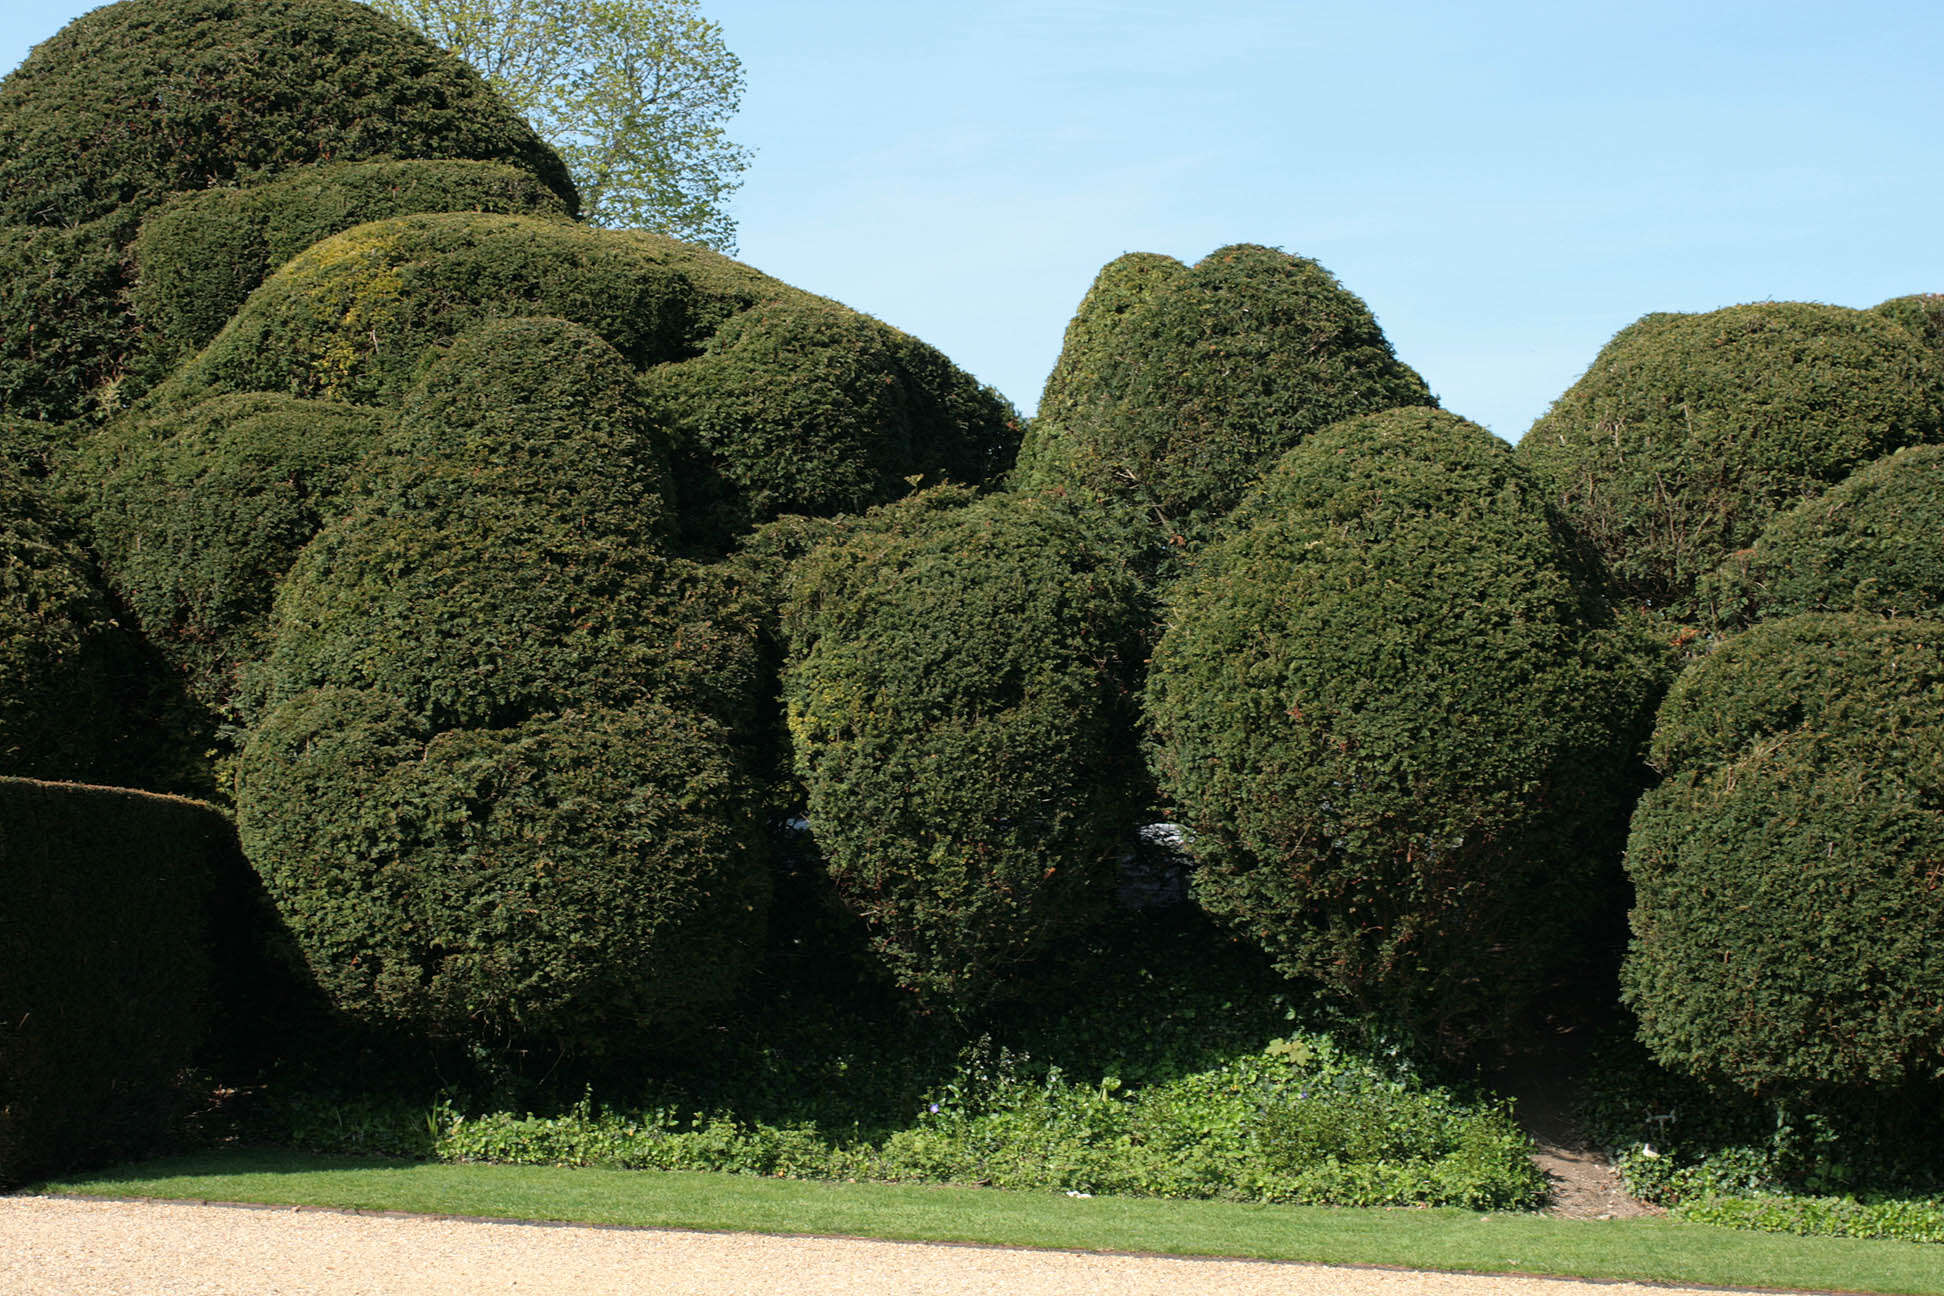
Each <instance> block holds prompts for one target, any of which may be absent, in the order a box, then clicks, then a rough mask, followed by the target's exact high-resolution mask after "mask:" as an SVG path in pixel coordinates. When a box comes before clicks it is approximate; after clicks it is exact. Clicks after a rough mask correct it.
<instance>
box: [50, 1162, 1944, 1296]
mask: <svg viewBox="0 0 1944 1296" xmlns="http://www.w3.org/2000/svg"><path fill="white" fill-rule="evenodd" d="M34 1191H38V1192H48V1193H60V1194H72V1195H80V1196H102V1197H159V1198H169V1199H178V1200H180V1199H188V1200H201V1201H231V1202H265V1203H275V1204H279V1205H309V1206H331V1207H340V1208H346V1209H354V1210H389V1211H407V1212H413V1213H427V1214H446V1215H466V1216H485V1217H491V1218H502V1219H525V1220H553V1221H573V1222H579V1223H586V1224H621V1225H635V1226H644V1227H653V1228H685V1229H706V1230H713V1231H738V1232H754V1233H811V1234H837V1235H844V1236H853V1237H873V1238H893V1239H904V1240H910V1241H941V1242H942V1241H950V1242H980V1243H989V1244H993V1245H998V1246H1025V1247H1057V1248H1063V1249H1071V1250H1080V1251H1134V1252H1149V1253H1155V1254H1162V1255H1182V1256H1232V1257H1237V1258H1243V1259H1252V1260H1306V1261H1315V1262H1321V1263H1325V1264H1366V1265H1398V1266H1403V1267H1407V1268H1414V1269H1448V1270H1463V1271H1472V1272H1479V1273H1522V1274H1556V1275H1570V1276H1576V1277H1583V1278H1609V1279H1628V1280H1633V1281H1645V1282H1666V1283H1686V1284H1698V1285H1704V1286H1724V1287H1779V1288H1801V1289H1808V1290H1816V1291H1859V1292H1880V1293H1899V1294H1901V1293H1912V1294H1918V1293H1921V1294H1923V1296H1944V1247H1938V1246H1928V1245H1924V1244H1922V1243H1912V1242H1888V1241H1859V1240H1855V1239H1849V1238H1804V1237H1789V1236H1780V1235H1775V1234H1767V1233H1746V1232H1738V1231H1734V1230H1729V1229H1720V1228H1711V1227H1709V1226H1707V1225H1701V1224H1678V1223H1673V1222H1670V1221H1667V1220H1658V1219H1647V1220H1599V1221H1575V1220H1555V1219H1547V1218H1545V1217H1543V1216H1538V1215H1521V1214H1475V1213H1472V1212H1469V1211H1458V1210H1353V1209H1348V1208H1335V1207H1310V1206H1263V1205H1249V1204H1242V1203H1235V1202H1201V1201H1190V1202H1183V1201H1158V1200H1152V1199H1146V1198H1128V1197H1096V1198H1084V1199H1082V1198H1070V1197H1064V1196H1054V1195H1051V1194H1038V1193H1013V1192H998V1191H994V1190H991V1189H979V1188H937V1187H916V1186H901V1185H882V1184H827V1183H803V1182H795V1181H790V1180H780V1179H760V1178H754V1177H745V1176H738V1175H726V1174H699V1173H674V1172H658V1171H643V1170H586V1169H564V1168H556V1167H547V1166H476V1165H437V1164H414V1163H409V1162H396V1161H354V1160H344V1159H340V1158H329V1157H317V1156H308V1155H304V1154H300V1153H289V1152H276V1151H230V1152H222V1153H214V1154H207V1155H200V1156H192V1157H175V1158H170V1159H166V1160H161V1161H151V1162H145V1163H143V1164H140V1165H134V1166H122V1167H117V1168H115V1169H112V1170H107V1171H102V1172H100V1173H97V1174H90V1175H84V1176H78V1177H75V1178H70V1179H64V1180H59V1181H56V1182H52V1183H47V1184H42V1185H39V1186H38V1187H37V1188H36V1189H34Z"/></svg>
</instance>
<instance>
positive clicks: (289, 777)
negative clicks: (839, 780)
mask: <svg viewBox="0 0 1944 1296" xmlns="http://www.w3.org/2000/svg"><path fill="white" fill-rule="evenodd" d="M239 770H240V775H239V788H238V796H237V826H238V830H239V832H240V834H241V836H242V841H243V846H244V849H245V850H246V851H247V852H248V854H249V858H250V862H251V863H252V864H253V865H254V866H255V868H256V869H257V871H258V873H259V874H260V875H261V876H262V877H263V880H264V883H265V885H266V887H267V888H268V890H269V892H270V894H271V896H272V898H273V899H274V900H275V901H276V903H277V906H278V909H279V910H280V912H281V913H282V914H283V916H284V919H285V921H286V922H287V923H288V924H289V926H290V929H291V933H292V935H293V936H294V937H295V938H296V940H297V943H298V945H299V947H300V948H301V949H302V950H303V953H304V956H305V958H306V960H307V961H308V962H309V965H310V967H311V969H312V972H313V974H314V975H315V977H316V979H317V983H318V985H319V986H320V987H321V988H322V989H323V990H324V991H325V992H326V993H327V994H328V995H329V996H330V997H331V999H332V1000H333V1002H334V1003H335V1004H336V1005H337V1006H338V1007H339V1008H340V1009H341V1010H342V1011H344V1012H346V1013H347V1014H349V1015H350V1016H351V1017H352V1018H353V1019H354V1020H357V1021H360V1022H363V1023H366V1024H368V1025H373V1026H378V1027H389V1028H394V1029H400V1030H405V1031H410V1032H412V1033H415V1034H420V1035H423V1036H427V1037H431V1038H436V1039H447V1040H460V1041H467V1042H472V1043H480V1044H487V1045H500V1044H505V1043H508V1042H510V1041H535V1042H540V1043H544V1044H549V1045H555V1046H562V1047H566V1048H568V1049H572V1050H575V1051H579V1052H599V1051H603V1050H608V1049H627V1048H630V1047H639V1046H640V1045H642V1044H644V1043H646V1042H649V1041H651V1040H655V1039H658V1038H661V1037H663V1035H664V1033H665V1032H666V1031H668V1030H670V1029H677V1028H681V1027H684V1026H692V1025H695V1024H696V1023H697V1022H698V1020H700V1019H702V1018H704V1017H705V1016H706V1014H707V1013H708V1012H709V1011H710V1010H711V1009H712V1008H715V1007H718V1006H720V1005H721V1004H723V1003H724V1002H725V1001H726V1000H727V999H728V997H729V996H730V995H731V994H733V992H734V990H735V988H736V986H737V984H738V982H739V980H740V978H741V976H742V974H743V973H744V972H745V971H746V970H747V968H748V967H749V966H750V964H751V963H752V961H753V960H754V958H755V957H756V956H757V954H758V953H759V947H760V943H761V933H762V931H763V925H764V920H765V916H766V905H767V896H768V880H769V879H768V873H767V870H766V864H765V853H764V852H765V841H764V831H763V825H762V824H761V823H760V821H759V820H758V819H757V818H756V817H755V815H754V814H753V813H752V812H751V811H752V807H753V804H754V801H755V791H754V789H753V788H752V786H751V785H750V783H749V781H748V779H747V777H746V775H744V773H743V772H742V769H741V767H740V764H739V762H738V760H737V759H736V756H735V752H734V748H733V746H732V744H731V743H730V741H729V740H728V737H727V736H726V734H725V733H724V732H723V731H722V730H721V728H720V727H719V726H717V725H715V724H714V723H713V722H712V721H710V720H708V719H706V718H704V717H701V716H699V715H696V714H694V713H691V712H688V711H684V710H675V709H671V708H669V707H666V706H663V705H661V704H659V703H657V702H653V701H642V702H640V703H637V704H636V705H634V706H632V707H627V708H618V709H596V710H584V711H562V712H558V713H550V714H545V715H535V716H533V717H531V718H528V719H525V720H522V721H520V722H518V723H515V724H510V725H506V726H503V727H497V728H492V729H483V728H481V729H451V730H447V731H445V732H442V733H433V732H430V731H429V730H428V728H427V727H426V726H425V725H424V724H423V723H422V722H421V721H420V720H419V719H418V718H417V717H416V716H414V715H412V714H410V713H409V712H408V711H407V709H406V708H405V707H404V706H403V705H402V704H401V703H400V702H398V701H397V700H396V699H394V698H391V697H389V696H387V695H386V694H384V693H381V692H377V691H372V690H358V689H345V688H337V687H326V688H320V689H314V690H311V691H309V692H306V693H303V694H300V695H298V696H296V697H294V698H291V699H289V700H287V701H286V702H284V703H283V704H281V705H279V706H278V707H276V708H275V709H274V710H272V711H271V712H270V713H269V714H268V715H267V716H266V717H265V718H264V719H263V721H262V722H261V723H260V724H258V725H257V726H256V727H255V728H254V729H253V730H252V732H251V735H250V740H249V744H248V746H247V747H246V748H245V750H244V753H243V758H242V761H241V763H240V766H239Z"/></svg>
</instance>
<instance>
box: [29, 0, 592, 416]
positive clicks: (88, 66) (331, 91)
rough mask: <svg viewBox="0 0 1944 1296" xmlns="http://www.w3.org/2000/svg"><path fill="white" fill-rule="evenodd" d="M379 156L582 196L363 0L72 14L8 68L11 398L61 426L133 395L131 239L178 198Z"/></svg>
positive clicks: (423, 43)
mask: <svg viewBox="0 0 1944 1296" xmlns="http://www.w3.org/2000/svg"><path fill="white" fill-rule="evenodd" d="M382 157H405V158H457V159H474V160H481V161H498V162H503V163H506V164H507V165H510V166H513V167H516V168H518V169H520V170H521V171H523V172H525V173H526V174H528V175H530V176H533V177H534V178H535V179H536V180H537V181H538V182H539V183H540V184H543V185H545V186H547V187H548V188H549V189H551V190H552V191H553V192H554V193H556V194H558V195H559V198H560V200H561V202H563V203H565V204H566V205H568V206H569V207H571V206H573V204H574V203H575V202H576V201H577V199H576V197H575V194H574V190H573V186H572V184H571V183H570V182H569V180H568V178H567V173H566V170H565V168H564V167H563V166H562V164H561V162H560V160H559V158H558V157H557V156H555V154H554V153H553V151H552V150H551V149H550V148H548V147H547V146H546V145H545V144H543V143H542V142H541V141H540V139H539V137H538V136H536V135H535V134H534V133H533V131H532V129H531V128H530V127H529V126H527V125H526V123H524V122H523V121H521V120H520V119H519V118H518V116H516V115H515V114H514V113H513V112H512V110H511V109H509V108H508V107H507V106H506V105H505V104H504V103H503V102H502V101H501V100H500V99H499V98H498V96H497V95H495V94H494V93H493V92H492V91H491V90H490V89H488V88H487V86H486V84H485V82H484V81H482V80H481V79H480V78H479V76H478V74H477V73H475V72H474V71H472V69H470V68H468V67H466V66H465V65H464V64H462V63H460V62H459V61H458V60H457V59H455V58H453V57H452V56H451V55H449V54H446V53H444V52H443V51H441V50H439V49H437V48H436V47H435V46H433V45H432V44H431V43H430V42H429V41H427V40H425V39H424V38H423V37H421V36H419V35H417V34H416V33H414V32H411V31H408V30H407V29H405V28H404V27H401V26H399V25H398V24H396V23H394V22H391V21H390V20H388V19H385V18H382V17H380V16H379V15H377V14H375V13H373V12H372V11H371V10H369V9H367V8H365V7H363V6H362V5H357V4H352V3H349V2H348V0H123V2H122V3H120V4H114V5H107V6H104V7H102V8H100V9H97V10H95V11H93V12H91V13H89V14H86V15H84V16H83V17H81V18H78V19H76V20H75V21H74V22H72V23H69V24H68V25H67V26H66V27H64V28H63V29H62V30H61V31H60V32H59V33H57V34H56V35H55V36H54V37H52V38H51V39H49V40H47V41H45V42H43V43H42V44H40V45H38V46H36V47H35V49H34V51H33V52H32V53H31V54H30V55H29V56H28V58H27V61H26V62H25V63H23V64H22V65H21V66H20V67H19V68H17V69H16V70H15V71H14V72H13V73H12V74H11V75H9V76H8V77H7V78H6V80H5V81H4V82H0V286H3V287H4V291H3V292H0V410H4V411H6V412H8V413H11V414H14V415H16V416H24V417H29V418H35V419H47V420H52V421H56V422H59V421H63V420H68V419H72V418H74V417H76V416H79V415H82V414H94V413H97V412H101V411H112V410H113V409H114V408H115V407H116V405H117V404H118V402H119V401H120V400H121V399H122V397H123V396H125V395H126V393H124V392H121V391H120V390H119V389H120V385H121V381H122V377H123V366H124V364H125V362H126V361H127V359H128V357H129V355H130V353H131V352H132V351H133V350H134V340H135V337H134V328H135V321H134V320H132V319H131V318H130V317H129V316H128V313H127V309H126V303H125V300H124V294H125V290H126V288H127V286H128V281H127V277H126V274H127V266H126V262H125V260H124V251H125V249H126V248H127V246H128V244H129V243H130V242H131V241H132V240H133V239H134V238H135V235H136V231H137V229H138V227H139V225H140V223H141V220H142V217H143V216H144V215H145V214H146V213H147V212H148V211H149V210H150V209H151V208H152V207H154V206H155V205H156V204H157V203H159V202H161V201H162V200H163V199H165V198H166V197H168V196H169V195H170V194H173V193H180V192H185V191H197V190H202V189H206V188H208V187H210V186H212V185H224V184H230V183H235V182H239V181H242V182H248V181H250V180H253V179H256V178H258V177H260V176H261V175H262V174H264V173H266V172H271V171H276V170H280V169H282V168H285V167H290V166H296V165H302V164H306V163H312V162H318V161H323V160H327V159H328V160H332V161H338V162H348V161H357V160H362V159H369V158H382Z"/></svg>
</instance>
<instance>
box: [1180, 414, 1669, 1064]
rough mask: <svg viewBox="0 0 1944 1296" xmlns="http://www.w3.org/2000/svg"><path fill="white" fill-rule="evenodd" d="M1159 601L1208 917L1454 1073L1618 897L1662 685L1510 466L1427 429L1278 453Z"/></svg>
mask: <svg viewBox="0 0 1944 1296" xmlns="http://www.w3.org/2000/svg"><path fill="white" fill-rule="evenodd" d="M1229 525H1230V528H1231V530H1230V533H1229V534H1228V535H1227V536H1226V537H1224V538H1222V539H1220V540H1218V541H1216V542H1215V543H1213V544H1211V545H1209V546H1208V547H1207V548H1206V549H1205V550H1204V551H1203V552H1202V554H1201V555H1200V557H1199V560H1198V562H1197V563H1196V565H1195V566H1194V568H1193V569H1191V571H1190V572H1189V574H1188V575H1187V576H1186V577H1185V578H1184V579H1183V580H1182V581H1180V582H1179V583H1178V584H1177V585H1176V586H1175V587H1174V588H1173V589H1172V590H1171V591H1170V592H1169V594H1168V599H1169V604H1170V607H1169V612H1168V617H1167V625H1168V628H1167V631H1166V633H1165V634H1164V635H1163V636H1162V638H1161V641H1160V644H1159V645H1158V647H1157V648H1156V649H1155V653H1154V662H1153V667H1152V670H1151V673H1150V675H1149V679H1148V684H1147V717H1148V721H1149V723H1150V725H1151V726H1152V727H1153V730H1154V734H1155V746H1154V761H1155V768H1156V771H1157V774H1158V777H1159V779H1160V782H1161V786H1162V790H1163V792H1164V793H1165V794H1167V795H1168V796H1170V797H1171V798H1172V799H1173V800H1174V802H1175V804H1176V806H1177V807H1178V813H1179V814H1180V815H1182V816H1183V822H1185V823H1186V824H1187V825H1188V826H1189V827H1190V828H1191V829H1192V830H1193V833H1194V837H1193V840H1192V842H1191V850H1192V851H1193V853H1194V855H1195V856H1196V858H1197V860H1198V861H1199V863H1200V868H1199V870H1198V871H1197V872H1196V874H1195V878H1194V885H1195V894H1196V896H1197V898H1198V899H1199V900H1200V901H1201V903H1202V904H1203V905H1204V906H1205V907H1207V908H1208V909H1209V910H1210V911H1211V912H1213V913H1215V914H1216V915H1218V916H1220V917H1222V918H1223V919H1225V920H1226V921H1228V922H1229V923H1230V924H1232V925H1233V926H1234V927H1235V928H1236V929H1237V930H1239V931H1241V932H1243V933H1245V934H1247V935H1248V936H1249V937H1251V938H1252V939H1254V940H1255V941H1256V942H1258V943H1259V944H1260V945H1261V946H1262V947H1263V948H1264V949H1265V950H1267V951H1268V952H1269V953H1270V954H1271V955H1272V956H1273V957H1274V958H1275V960H1276V962H1277V965H1278V966H1279V967H1280V968H1282V970H1283V971H1285V972H1286V973H1288V974H1291V975H1299V976H1305V977H1314V978H1316V979H1317V980H1319V981H1320V982H1322V983H1323V984H1324V985H1325V986H1326V987H1328V988H1329V989H1331V990H1333V991H1334V992H1336V993H1338V994H1340V995H1342V996H1344V997H1347V998H1348V999H1350V1000H1351V1001H1353V1002H1355V1003H1356V1004H1358V1005H1359V1006H1360V1007H1362V1008H1364V1009H1370V1010H1377V1011H1379V1012H1380V1013H1382V1014H1384V1015H1385V1016H1386V1017H1387V1018H1388V1019H1389V1020H1392V1021H1394V1022H1396V1023H1398V1024H1399V1025H1403V1026H1406V1027H1409V1028H1411V1029H1413V1030H1415V1031H1417V1032H1419V1033H1421V1034H1422V1035H1424V1036H1426V1037H1433V1038H1436V1039H1437V1041H1438V1042H1439V1043H1440V1044H1441V1045H1442V1047H1444V1048H1445V1049H1446V1050H1448V1051H1451V1052H1460V1051H1463V1050H1464V1049H1466V1048H1467V1047H1469V1046H1471V1045H1473V1044H1475V1043H1477V1042H1478V1041H1479V1040H1481V1039H1484V1038H1493V1037H1498V1036H1501V1035H1502V1034H1503V1033H1504V1032H1505V1031H1506V1029H1507V1028H1508V1026H1509V1024H1510V1023H1511V1021H1512V1020H1513V1019H1514V1018H1515V1017H1516V1016H1517V1014H1518V1013H1519V1012H1520V1010H1521V1009H1522V1008H1523V1007H1524V1006H1525V1005H1527V1004H1528V1003H1530V1002H1531V1000H1532V998H1533V996H1534V995H1535V994H1536V993H1537V992H1538V991H1539V989H1540V987H1542V986H1543V985H1544V984H1545V982H1546V978H1547V976H1548V974H1550V973H1552V972H1555V971H1557V970H1558V969H1559V968H1560V967H1561V965H1562V963H1563V961H1564V960H1566V959H1567V958H1568V957H1570V955H1571V954H1572V953H1573V952H1574V945H1573V937H1574V936H1575V934H1576V931H1577V929H1578V925H1579V924H1581V923H1584V922H1586V921H1588V920H1589V919H1592V918H1594V917H1595V914H1594V913H1592V912H1591V910H1593V909H1594V908H1596V907H1597V906H1598V904H1600V903H1601V901H1602V899H1603V897H1604V895H1605V894H1606V889H1607V888H1606V880H1607V879H1608V878H1610V877H1612V875H1613V873H1614V870H1615V869H1616V867H1617V854H1618V849H1619V845H1620V839H1621V836H1622V834H1623V833H1624V829H1625V820H1626V813H1627V809H1628V804H1629V800H1630V797H1631V794H1632V792H1633V791H1634V790H1635V789H1636V788H1637V787H1638V786H1639V780H1638V778H1637V776H1636V774H1635V772H1634V771H1635V766H1636V763H1637V761H1638V753H1639V749H1640V744H1641V741H1642V740H1643V739H1644V737H1645V733H1646V728H1647V725H1648V722H1649V718H1650V715H1651V710H1652V707H1653V704H1654V702H1655V700H1656V699H1657V698H1658V696H1659V693H1660V690H1661V688H1662V687H1664V683H1665V680H1664V668H1663V667H1662V666H1661V664H1660V660H1659V652H1658V650H1657V649H1656V647H1655V646H1654V645H1653V643H1652V642H1651V641H1650V640H1648V639H1647V638H1646V637H1645V636H1644V635H1643V634H1642V633H1640V632H1639V631H1638V630H1636V629H1632V628H1629V627H1627V626H1624V625H1617V624H1616V623H1615V620H1614V617H1613V615H1612V613H1611V612H1610V610H1609V609H1608V608H1607V606H1606V605H1605V604H1604V602H1603V601H1602V599H1601V598H1600V595H1599V591H1598V584H1597V577H1596V574H1595V573H1594V572H1593V571H1591V570H1589V569H1587V568H1586V567H1584V566H1583V565H1582V564H1581V562H1580V560H1579V557H1578V554H1577V552H1576V551H1575V550H1574V548H1573V547H1572V546H1571V544H1570V543H1569V542H1568V540H1567V538H1566V537H1565V536H1564V534H1563V529H1562V528H1561V527H1560V525H1559V523H1558V520H1557V518H1556V517H1555V516H1554V515H1553V513H1552V512H1551V510H1550V509H1549V508H1548V506H1547V504H1546V502H1545V498H1544V491H1543V489H1542V488H1541V487H1540V485H1539V484H1538V483H1537V482H1535V481H1533V480H1532V479H1531V478H1530V476H1529V475H1528V474H1527V473H1526V472H1525V471H1524V469H1523V468H1522V467H1521V466H1520V465H1519V464H1518V463H1516V462H1515V461H1514V459H1513V456H1512V454H1511V451H1510V450H1509V448H1507V447H1506V446H1505V445H1504V443H1503V442H1500V441H1499V440H1497V439H1496V438H1495V437H1493V436H1492V435H1491V434H1490V433H1489V432H1487V431H1485V430H1484V429H1483V428H1481V427H1478V426H1477V425H1475V424H1472V423H1468V422H1466V421H1464V420H1462V419H1459V418H1456V417H1454V416H1452V415H1449V414H1444V413H1440V412H1438V411H1436V410H1432V409H1425V408H1418V409H1399V410H1391V411H1388V412H1386V413H1382V414H1374V415H1368V416H1365V417H1362V418H1356V419H1350V420H1347V421H1345V422H1343V423H1339V424H1336V425H1334V426H1332V427H1330V428H1327V429H1325V430H1323V431H1320V432H1317V433H1315V434H1313V435H1312V436H1311V437H1310V438H1309V439H1307V440H1306V441H1304V443H1303V444H1302V445H1300V446H1298V447H1297V448H1296V449H1294V450H1292V451H1290V452H1289V453H1288V454H1286V455H1285V456H1284V457H1283V458H1282V459H1281V460H1280V461H1279V462H1278V463H1277V464H1276V466H1275V467H1274V468H1273V469H1272V470H1271V471H1270V473H1269V474H1268V475H1267V476H1266V477H1265V478H1264V479H1263V480H1262V482H1261V483H1259V484H1258V485H1257V487H1256V488H1255V489H1254V490H1253V491H1252V492H1251V493H1250V494H1249V496H1248V497H1247V498H1246V499H1245V500H1244V502H1243V504H1242V505H1241V507H1240V508H1239V509H1238V510H1237V511H1236V513H1235V515H1234V516H1233V517H1232V518H1231V519H1230V524H1229Z"/></svg>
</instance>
